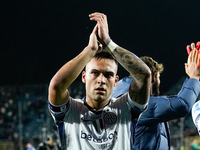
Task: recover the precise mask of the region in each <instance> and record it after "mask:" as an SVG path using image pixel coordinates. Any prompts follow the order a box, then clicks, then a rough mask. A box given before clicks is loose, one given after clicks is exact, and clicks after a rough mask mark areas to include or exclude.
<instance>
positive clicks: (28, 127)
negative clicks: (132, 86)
mask: <svg viewBox="0 0 200 150" xmlns="http://www.w3.org/2000/svg"><path fill="white" fill-rule="evenodd" d="M184 80H185V77H183V78H181V79H180V80H179V81H178V82H177V83H176V84H175V85H174V86H173V87H172V88H171V89H169V90H168V91H167V92H165V93H164V95H176V94H177V93H178V91H179V90H180V88H181V86H182V84H183V82H184ZM69 89H70V94H71V96H72V97H76V98H82V97H83V96H84V95H85V93H84V90H85V87H84V84H82V83H81V82H75V83H74V84H73V85H72V86H71V87H70V88H69ZM47 90H48V85H45V84H42V85H19V86H17V85H15V86H2V87H0V101H1V102H0V150H26V149H27V148H26V143H27V142H31V143H33V146H35V147H37V145H38V144H39V143H40V142H42V141H45V139H46V137H47V135H48V134H49V133H55V134H56V126H55V124H54V122H53V119H52V117H51V116H50V114H49V111H48V108H47V102H48V100H47V97H48V95H47V94H48V93H47ZM169 124H170V132H171V134H170V135H171V137H170V138H171V149H172V150H180V149H182V150H183V149H185V150H190V149H191V143H192V142H193V140H194V139H197V141H198V142H199V136H198V133H197V130H196V128H195V126H194V124H193V122H192V118H191V114H188V115H187V116H186V117H184V118H180V119H176V120H173V121H170V122H169Z"/></svg>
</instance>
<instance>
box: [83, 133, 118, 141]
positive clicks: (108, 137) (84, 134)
mask: <svg viewBox="0 0 200 150" xmlns="http://www.w3.org/2000/svg"><path fill="white" fill-rule="evenodd" d="M81 138H82V139H87V140H88V141H93V142H95V143H103V142H106V141H108V140H111V141H112V140H113V139H114V140H115V139H117V131H115V132H114V133H110V134H109V135H108V136H107V137H106V138H102V139H97V138H95V137H93V136H92V135H91V134H87V133H85V132H84V131H81Z"/></svg>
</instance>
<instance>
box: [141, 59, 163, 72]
mask: <svg viewBox="0 0 200 150" xmlns="http://www.w3.org/2000/svg"><path fill="white" fill-rule="evenodd" d="M140 59H141V60H142V61H143V62H144V63H145V64H146V65H147V66H148V67H149V68H150V69H151V73H152V74H154V73H156V72H159V73H162V72H163V70H164V66H163V64H162V63H158V62H156V61H155V60H153V58H151V57H148V56H142V57H140Z"/></svg>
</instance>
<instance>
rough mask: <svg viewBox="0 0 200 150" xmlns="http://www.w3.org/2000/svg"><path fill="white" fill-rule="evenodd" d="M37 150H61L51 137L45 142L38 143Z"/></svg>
mask: <svg viewBox="0 0 200 150" xmlns="http://www.w3.org/2000/svg"><path fill="white" fill-rule="evenodd" d="M37 150H61V147H60V146H59V144H57V143H56V138H54V136H53V135H48V136H47V140H46V141H44V142H42V143H40V144H39V145H38V147H37Z"/></svg>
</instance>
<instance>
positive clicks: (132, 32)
mask: <svg viewBox="0 0 200 150" xmlns="http://www.w3.org/2000/svg"><path fill="white" fill-rule="evenodd" d="M95 11H97V12H103V13H105V14H106V15H107V17H108V23H109V30H110V36H111V38H112V39H113V41H114V42H115V43H117V44H118V45H120V46H122V47H124V48H126V49H128V50H130V51H132V52H133V53H135V54H137V55H138V56H144V55H147V56H151V57H153V58H154V59H155V60H156V61H158V62H161V63H163V65H164V67H165V70H164V72H163V73H162V74H161V93H162V92H165V91H167V90H168V89H169V88H171V87H172V86H173V85H174V84H175V83H176V82H177V81H178V80H179V79H180V78H181V77H183V76H185V75H186V74H185V69H184V63H185V62H186V60H187V53H186V48H185V47H186V45H188V44H190V43H191V42H195V43H196V42H197V41H199V40H200V37H199V34H200V1H197V0H196V1H195V0H187V1H185V0H179V1H174V0H165V1H164V0H163V1H162V0H159V1H151V0H143V1H139V0H138V1H135V0H127V1H126V0H124V1H122V0H121V1H117V0H115V1H114V0H106V1H104V0H101V1H99V0H89V1H87V0H85V1H83V0H79V1H78V0H73V1H70V0H65V1H64V0H59V1H56V0H40V1H36V0H34V1H31V0H24V1H19V0H16V1H9V0H2V1H1V2H0V65H1V67H0V70H1V72H0V86H4V85H21V84H43V83H45V84H48V83H49V81H50V79H51V78H52V76H53V75H54V74H55V73H56V71H57V70H58V69H59V68H60V67H61V66H62V65H63V64H64V63H65V62H67V61H69V60H70V59H72V58H73V57H75V56H76V55H77V54H78V53H79V52H80V51H82V50H83V48H84V47H85V46H86V45H87V44H88V39H89V35H90V33H91V31H92V29H93V27H94V25H95V22H91V21H90V20H89V17H88V15H89V14H90V13H92V12H95ZM119 75H120V78H122V77H123V76H125V75H127V73H126V71H124V69H123V68H121V67H120V68H119Z"/></svg>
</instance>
